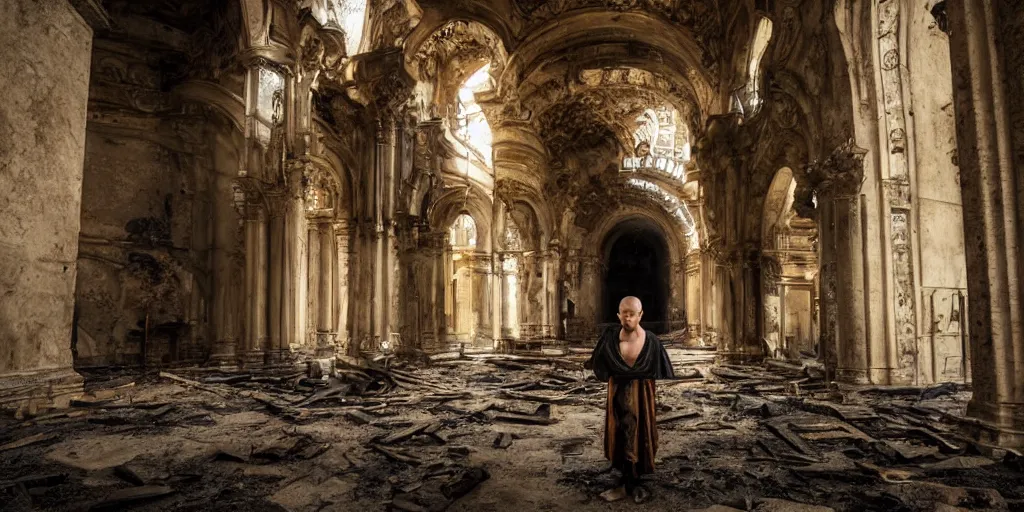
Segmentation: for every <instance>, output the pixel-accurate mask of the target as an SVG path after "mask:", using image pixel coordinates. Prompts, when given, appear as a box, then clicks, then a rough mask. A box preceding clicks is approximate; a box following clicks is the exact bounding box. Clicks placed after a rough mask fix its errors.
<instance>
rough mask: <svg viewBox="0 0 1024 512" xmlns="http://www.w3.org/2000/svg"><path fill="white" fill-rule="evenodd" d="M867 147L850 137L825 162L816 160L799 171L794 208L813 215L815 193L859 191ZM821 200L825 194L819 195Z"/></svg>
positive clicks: (830, 194) (834, 194) (834, 195)
mask: <svg viewBox="0 0 1024 512" xmlns="http://www.w3.org/2000/svg"><path fill="white" fill-rule="evenodd" d="M867 152H868V150H866V149H864V148H861V147H859V146H857V144H856V143H855V142H854V140H853V139H849V140H847V141H846V142H844V143H843V144H841V145H840V146H839V147H837V148H836V149H835V150H834V151H832V154H830V155H829V156H828V157H826V158H825V159H824V160H822V161H814V162H812V163H811V164H809V165H807V166H806V167H804V169H803V171H802V172H800V173H796V177H797V189H796V199H795V200H794V203H793V208H794V209H796V211H797V214H799V215H800V216H801V217H804V218H814V210H815V206H814V202H813V200H812V197H814V196H827V197H830V198H837V197H849V196H853V195H857V194H859V193H860V189H861V186H862V185H863V184H864V156H865V155H866V154H867ZM817 200H818V201H819V202H820V201H822V200H824V197H818V198H817Z"/></svg>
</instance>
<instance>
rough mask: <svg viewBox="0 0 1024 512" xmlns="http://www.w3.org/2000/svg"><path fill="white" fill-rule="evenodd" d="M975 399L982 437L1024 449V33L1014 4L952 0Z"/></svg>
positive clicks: (974, 411) (973, 411)
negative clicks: (1023, 244) (1023, 279)
mask: <svg viewBox="0 0 1024 512" xmlns="http://www.w3.org/2000/svg"><path fill="white" fill-rule="evenodd" d="M947 4H948V7H947V10H948V12H949V25H950V49H951V58H952V65H953V77H954V84H953V85H954V105H955V109H956V119H957V141H958V144H957V146H958V147H959V152H960V153H959V163H960V188H961V192H962V194H963V211H964V242H965V244H964V245H965V250H966V256H967V283H968V284H967V289H968V312H967V314H968V317H969V329H970V340H971V343H970V345H971V346H970V359H971V375H972V379H973V388H974V395H973V397H972V398H971V401H970V403H969V404H968V406H967V413H968V414H969V415H970V416H972V417H974V418H976V419H978V420H980V421H979V422H978V423H977V424H976V425H975V429H976V435H977V436H978V437H980V438H981V439H984V440H989V441H993V442H996V443H1000V444H1004V445H1007V446H1013V447H1017V448H1020V447H1024V310H1022V308H1024V297H1022V294H1024V292H1022V289H1021V273H1022V271H1024V258H1021V251H1020V243H1021V242H1020V240H1021V237H1022V222H1021V221H1022V218H1024V202H1022V201H1021V200H1020V197H1021V195H1022V190H1021V188H1022V186H1024V180H1022V178H1021V175H1020V172H1021V169H1022V168H1024V153H1022V152H1021V150H1022V148H1024V129H1022V128H1021V127H1022V126H1024V97H1022V96H1024V95H1022V94H1021V91H1022V90H1024V78H1022V77H1021V74H1020V71H1019V70H1020V69H1021V68H1022V66H1024V50H1022V48H1024V40H1022V39H1024V37H1022V31H1021V26H1020V24H1021V17H1020V8H1019V5H1018V3H1017V2H1012V1H1009V0H960V1H957V2H947Z"/></svg>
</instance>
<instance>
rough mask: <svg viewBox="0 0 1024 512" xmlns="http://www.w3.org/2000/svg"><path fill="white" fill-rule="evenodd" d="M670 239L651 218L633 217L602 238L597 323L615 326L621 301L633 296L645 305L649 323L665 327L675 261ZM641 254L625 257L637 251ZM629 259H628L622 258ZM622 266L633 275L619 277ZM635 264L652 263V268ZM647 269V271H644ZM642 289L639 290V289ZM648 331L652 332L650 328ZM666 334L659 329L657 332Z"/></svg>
mask: <svg viewBox="0 0 1024 512" xmlns="http://www.w3.org/2000/svg"><path fill="white" fill-rule="evenodd" d="M668 245H669V242H668V235H667V233H665V231H664V230H663V229H662V228H661V227H660V226H658V224H657V223H655V222H653V221H651V220H650V219H649V218H645V217H642V216H631V217H627V218H625V219H622V220H620V221H619V222H618V223H616V224H615V225H614V226H612V227H611V228H610V229H609V230H608V232H607V233H606V234H605V235H604V236H603V237H602V238H601V241H600V245H599V248H600V251H601V259H600V261H601V264H602V266H601V274H600V278H601V294H600V296H601V303H600V304H599V305H598V308H597V309H598V315H599V316H598V319H597V320H598V322H599V323H601V322H614V321H615V311H616V308H617V304H618V301H619V300H621V298H622V297H623V296H626V295H634V296H637V297H639V298H640V300H641V301H642V303H643V304H644V306H643V307H644V311H645V312H646V314H645V315H644V317H645V320H646V321H647V322H652V321H653V322H657V323H659V324H660V323H663V322H665V320H666V319H667V317H668V309H669V297H670V290H671V287H672V283H671V281H672V279H671V275H672V268H673V261H672V259H671V257H670V256H669V247H668ZM637 249H639V250H640V251H641V254H637V253H632V254H626V255H624V254H622V252H623V251H626V252H627V253H628V252H629V251H635V250H637ZM623 256H626V257H623ZM623 262H628V263H626V265H628V266H629V267H628V268H631V269H632V270H633V272H635V273H631V274H630V275H622V274H619V271H622V270H623V269H622V268H620V266H621V264H622V263H623ZM636 263H651V265H650V266H647V265H643V264H641V265H639V266H638V267H634V266H633V265H636ZM644 267H646V268H644ZM638 284H639V285H641V286H639V287H638V286H637V285H638ZM647 328H651V326H650V324H648V325H647ZM655 329H656V330H657V331H663V330H664V329H663V327H661V326H660V325H659V326H658V327H656V328H655Z"/></svg>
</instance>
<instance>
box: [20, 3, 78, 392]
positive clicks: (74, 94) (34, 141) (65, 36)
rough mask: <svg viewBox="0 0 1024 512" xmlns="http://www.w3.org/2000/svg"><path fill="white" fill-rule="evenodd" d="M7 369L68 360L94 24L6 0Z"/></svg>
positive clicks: (56, 6) (62, 9)
mask: <svg viewBox="0 0 1024 512" xmlns="http://www.w3.org/2000/svg"><path fill="white" fill-rule="evenodd" d="M0 47H2V48H4V55H5V58H4V59H2V60H0V90H2V91H3V99H2V100H0V219H2V220H0V375H3V374H7V373H12V372H25V371H34V370H55V369H62V368H69V367H70V366H71V363H72V361H71V359H72V356H71V350H70V347H71V323H72V310H73V305H74V286H75V272H76V263H75V260H76V257H77V253H78V231H79V218H78V216H79V207H80V201H81V186H82V154H83V151H84V146H85V118H86V103H87V100H88V88H89V87H88V86H89V55H90V52H91V50H92V29H91V28H89V26H88V25H86V23H85V21H84V20H83V19H82V18H81V16H79V14H78V13H77V12H75V10H74V9H73V8H72V7H71V6H70V5H69V4H68V3H67V2H66V1H65V0H33V1H29V0H4V1H3V2H0Z"/></svg>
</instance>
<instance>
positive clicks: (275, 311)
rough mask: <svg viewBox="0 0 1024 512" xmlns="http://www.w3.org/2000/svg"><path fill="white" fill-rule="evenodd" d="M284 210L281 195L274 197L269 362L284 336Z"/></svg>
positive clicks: (269, 305) (267, 348)
mask: <svg viewBox="0 0 1024 512" xmlns="http://www.w3.org/2000/svg"><path fill="white" fill-rule="evenodd" d="M283 208H284V201H283V199H282V198H281V197H280V196H279V195H278V196H274V197H273V200H272V201H271V209H270V263H269V271H270V295H269V296H268V297H267V302H268V312H269V315H268V316H269V324H270V335H269V336H268V338H267V341H266V343H265V344H264V345H263V349H264V351H266V354H267V355H266V361H268V362H269V361H270V360H271V359H272V357H271V356H270V353H271V352H272V351H275V350H277V349H278V347H279V346H280V345H281V338H282V337H283V336H284V333H283V332H282V328H281V326H282V323H283V321H282V316H283V312H284V310H283V302H284V301H283V300H282V290H283V287H284V261H283V260H284V232H285V222H284V221H285V219H284V211H283Z"/></svg>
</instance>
